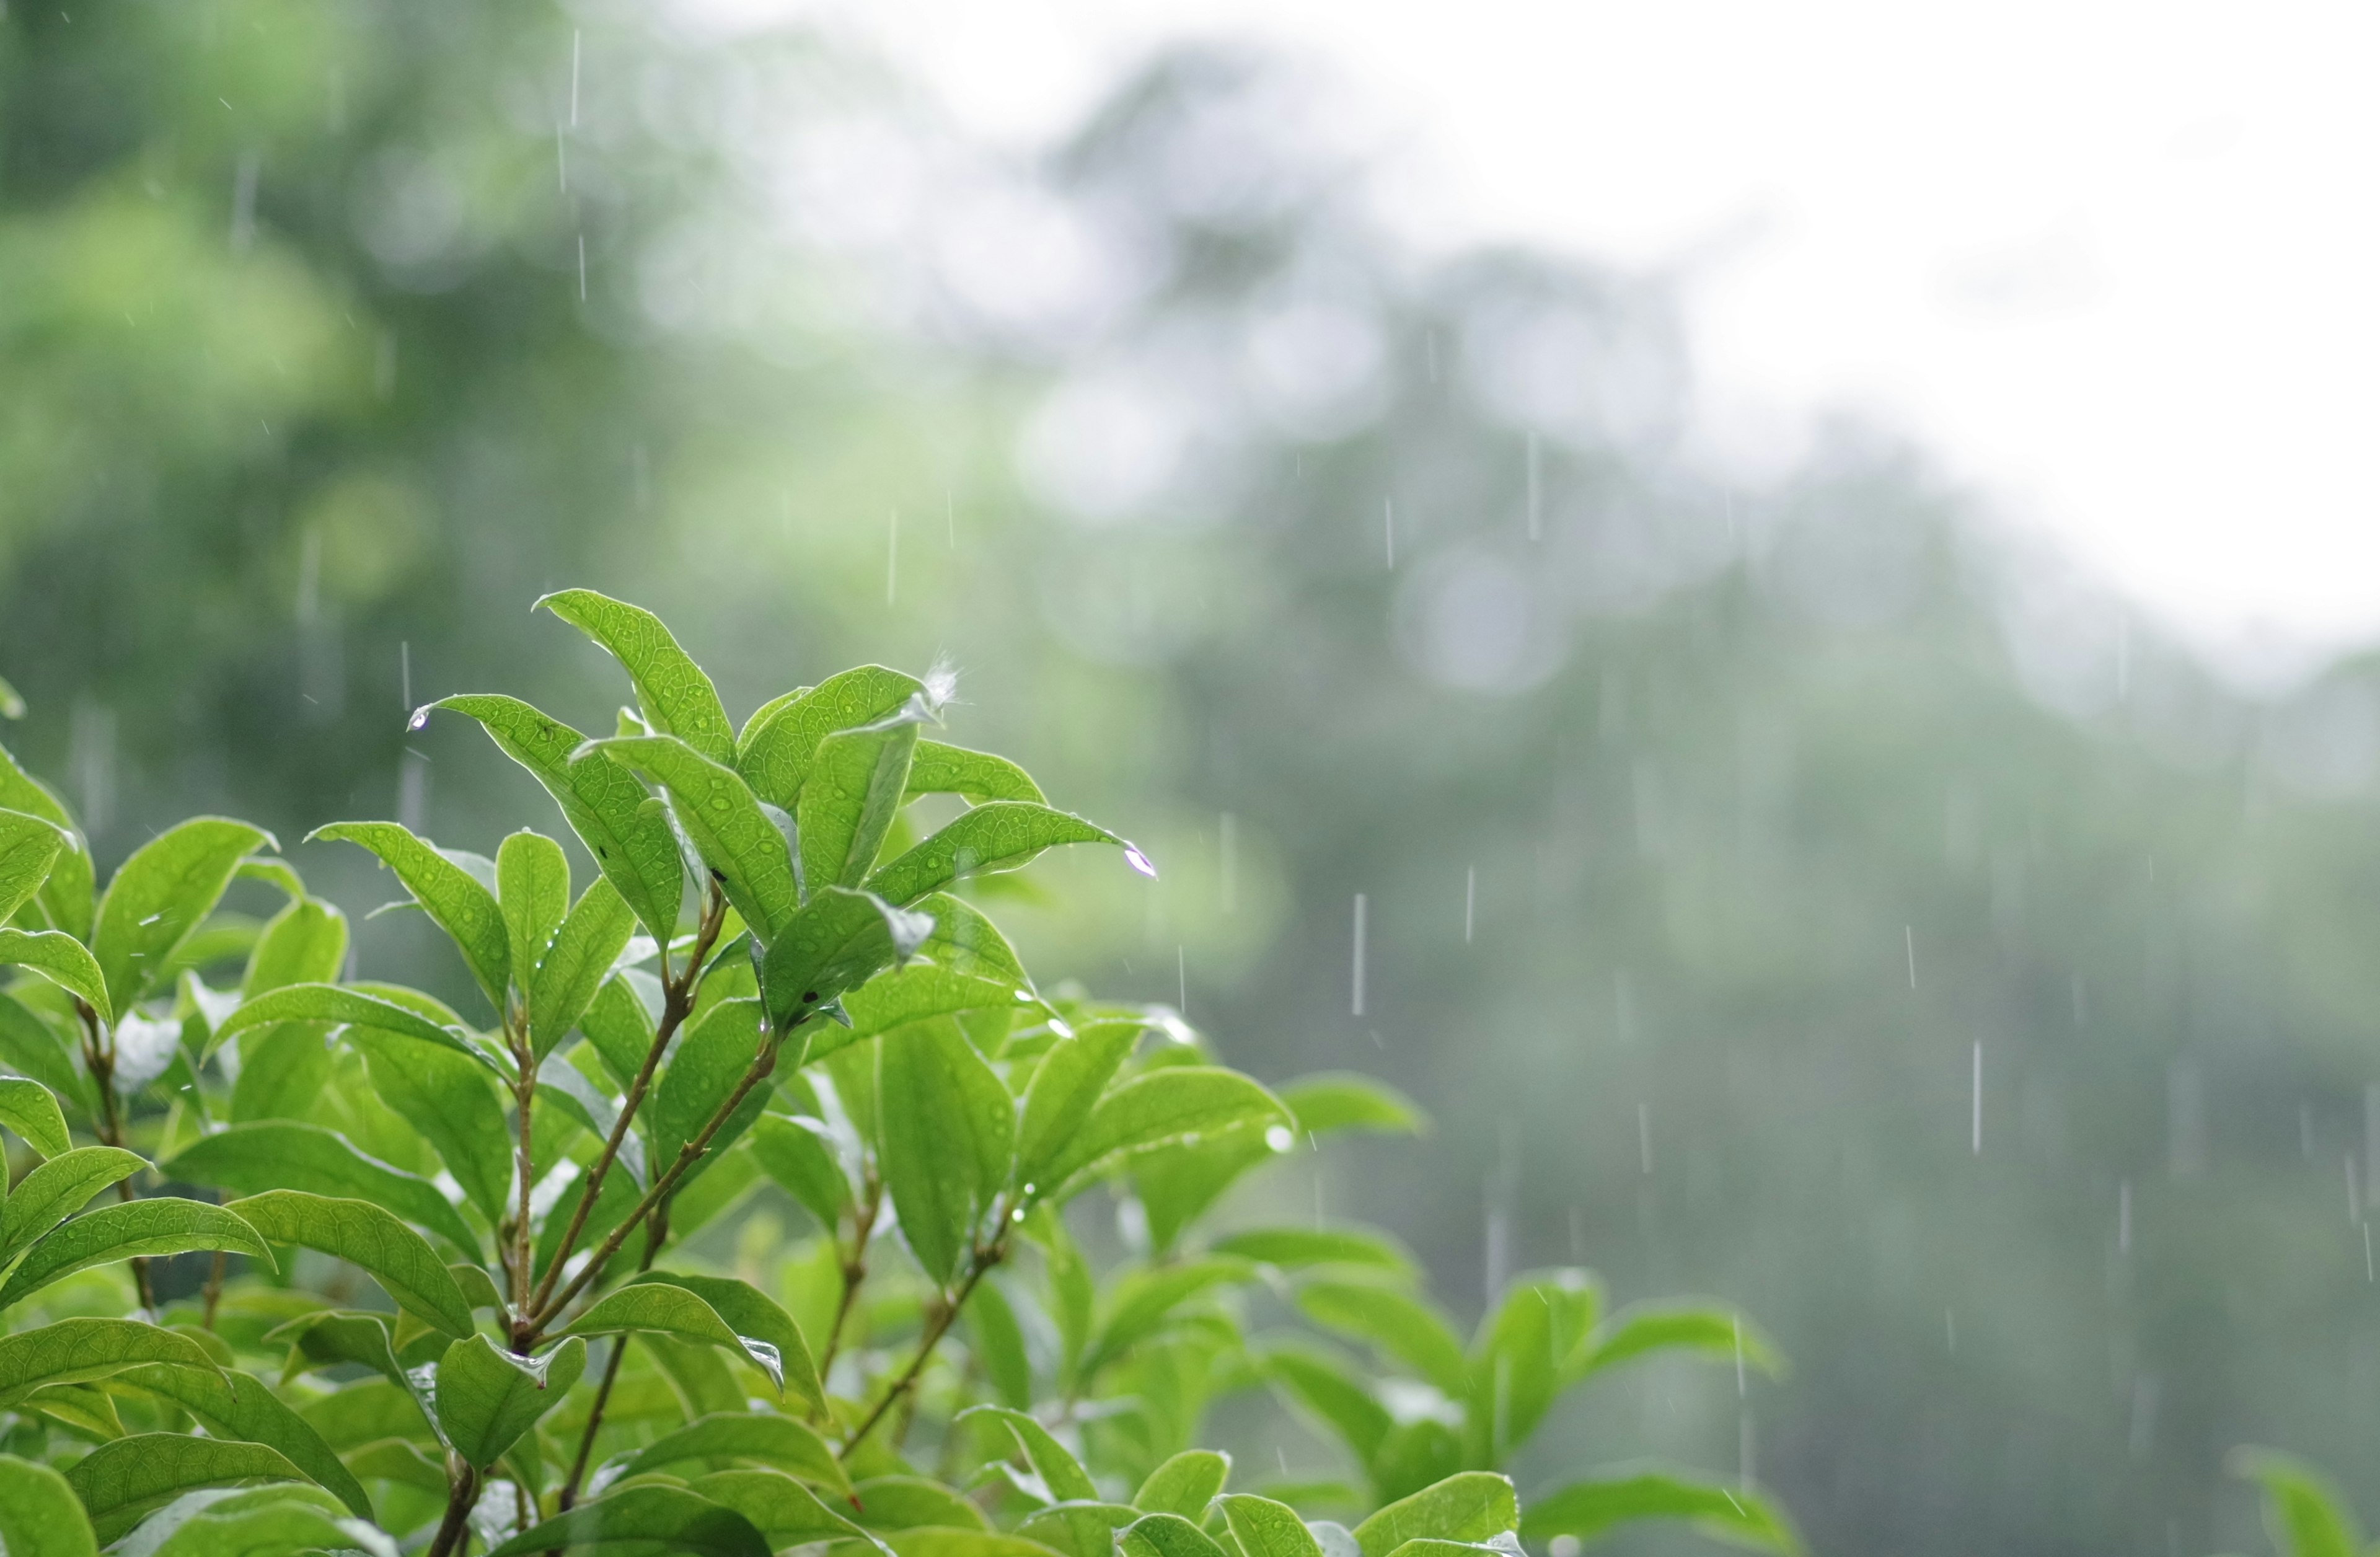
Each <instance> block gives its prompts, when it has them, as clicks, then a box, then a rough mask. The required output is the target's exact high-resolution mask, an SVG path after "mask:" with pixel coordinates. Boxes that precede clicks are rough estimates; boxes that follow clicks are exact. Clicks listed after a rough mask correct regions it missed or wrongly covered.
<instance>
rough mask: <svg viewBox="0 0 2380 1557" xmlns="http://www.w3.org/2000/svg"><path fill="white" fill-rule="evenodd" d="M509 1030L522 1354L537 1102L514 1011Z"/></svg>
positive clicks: (522, 1024)
mask: <svg viewBox="0 0 2380 1557" xmlns="http://www.w3.org/2000/svg"><path fill="white" fill-rule="evenodd" d="M505 1025H506V1026H507V1027H508V1028H511V1029H512V1030H511V1032H510V1033H509V1035H508V1036H509V1037H510V1038H511V1040H512V1051H513V1064H514V1067H515V1068H516V1069H517V1070H518V1071H519V1072H520V1075H519V1077H518V1078H517V1079H516V1080H515V1081H514V1083H513V1110H514V1113H516V1115H517V1116H518V1123H519V1126H520V1145H519V1146H518V1147H517V1148H516V1150H515V1153H514V1156H515V1166H514V1176H515V1177H516V1178H518V1179H519V1180H520V1214H519V1222H520V1227H519V1231H518V1233H517V1235H516V1238H515V1242H514V1253H513V1262H512V1263H513V1350H514V1351H516V1352H518V1353H522V1354H524V1355H525V1354H526V1353H527V1352H528V1346H527V1345H525V1344H522V1340H521V1334H522V1329H523V1326H525V1325H526V1324H527V1322H528V1290H529V1288H528V1283H529V1278H530V1275H531V1271H530V1270H529V1265H530V1262H531V1261H532V1260H534V1259H536V1258H537V1256H536V1244H535V1242H534V1239H533V1236H532V1234H531V1232H530V1228H529V1206H528V1198H529V1189H530V1187H531V1185H532V1183H533V1181H534V1179H535V1176H536V1170H537V1148H536V1145H535V1143H534V1142H533V1140H532V1139H531V1132H532V1130H533V1129H534V1128H535V1106H536V1102H537V1058H536V1054H535V1052H534V1051H533V1050H531V1048H530V1047H529V1040H528V1018H527V1016H522V1015H520V1014H519V1013H518V1012H517V1010H516V1013H515V1017H514V1019H513V1020H512V1021H510V1022H507V1023H506V1024H505Z"/></svg>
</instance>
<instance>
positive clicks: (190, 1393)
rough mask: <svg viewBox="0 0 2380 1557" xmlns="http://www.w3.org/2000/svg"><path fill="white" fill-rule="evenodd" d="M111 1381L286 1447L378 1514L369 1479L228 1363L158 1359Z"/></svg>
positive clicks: (238, 1435)
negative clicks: (211, 1366) (207, 1365)
mask: <svg viewBox="0 0 2380 1557" xmlns="http://www.w3.org/2000/svg"><path fill="white" fill-rule="evenodd" d="M110 1385H111V1387H115V1388H130V1389H137V1390H141V1391H145V1392H147V1393H150V1394H152V1395H155V1396H157V1397H158V1398H160V1399H163V1400H169V1401H171V1402H173V1403H174V1404H175V1405H178V1406H180V1407H181V1408H182V1409H183V1410H185V1411H188V1413H189V1414H190V1415H191V1416H193V1417H197V1418H198V1420H199V1422H200V1425H201V1426H202V1427H204V1428H205V1429H207V1431H208V1432H210V1433H212V1434H213V1435H214V1436H215V1437H217V1438H229V1439H238V1440H240V1441H243V1442H247V1443H261V1444H263V1445H265V1446H266V1447H267V1448H270V1449H274V1450H277V1451H279V1452H280V1454H282V1455H283V1456H285V1458H286V1459H287V1460H288V1461H289V1463H290V1464H291V1465H293V1466H297V1469H298V1470H299V1471H301V1472H303V1473H304V1474H305V1476H306V1477H307V1478H309V1479H310V1480H312V1481H313V1482H314V1483H315V1484H316V1485H317V1486H319V1487H321V1488H322V1489H323V1490H325V1491H328V1492H330V1493H331V1494H332V1495H334V1497H336V1498H337V1499H338V1500H339V1502H342V1503H344V1504H345V1505H346V1508H347V1511H348V1512H349V1513H351V1514H355V1515H356V1516H357V1517H358V1518H362V1519H369V1518H370V1517H371V1516H372V1507H371V1500H370V1498H369V1497H367V1496H365V1494H364V1488H363V1483H362V1482H360V1481H358V1480H357V1479H356V1478H355V1475H354V1473H353V1472H351V1471H349V1470H348V1469H347V1467H346V1466H345V1465H344V1464H342V1463H341V1462H340V1459H339V1456H338V1455H337V1454H335V1453H334V1452H333V1451H332V1448H331V1446H330V1444H329V1443H327V1442H325V1441H323V1438H322V1434H321V1433H319V1432H317V1431H316V1430H315V1429H314V1426H313V1424H312V1423H310V1422H309V1421H307V1420H306V1419H305V1418H304V1417H300V1416H299V1415H297V1412H295V1411H293V1410H291V1409H290V1408H289V1407H288V1406H287V1405H284V1404H282V1402H281V1400H280V1399H279V1398H278V1397H277V1396H275V1395H274V1394H273V1392H272V1391H271V1390H270V1389H268V1388H266V1387H265V1385H264V1383H263V1381H261V1380H259V1379H256V1378H253V1377H251V1376H249V1374H246V1373H240V1372H237V1371H234V1370H231V1369H228V1368H226V1369H225V1370H224V1371H222V1372H220V1373H213V1372H207V1371H204V1370H202V1369H200V1368H169V1367H163V1366H160V1365H157V1364H154V1363H152V1364H148V1365H145V1366H141V1367H138V1368H126V1369H125V1370H124V1371H123V1372H121V1373H118V1374H116V1375H115V1378H114V1379H113V1380H111V1381H110Z"/></svg>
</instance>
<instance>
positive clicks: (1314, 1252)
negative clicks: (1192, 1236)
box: [1213, 1227, 1414, 1272]
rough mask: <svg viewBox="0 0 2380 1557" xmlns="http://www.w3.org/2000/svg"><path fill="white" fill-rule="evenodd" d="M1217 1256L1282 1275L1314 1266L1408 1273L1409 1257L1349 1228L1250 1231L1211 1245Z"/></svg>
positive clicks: (1377, 1236) (1392, 1245)
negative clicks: (1252, 1262)
mask: <svg viewBox="0 0 2380 1557" xmlns="http://www.w3.org/2000/svg"><path fill="white" fill-rule="evenodd" d="M1213 1247H1214V1250H1215V1252H1216V1253H1217V1254H1235V1255H1238V1256H1239V1257H1240V1258H1241V1259H1253V1260H1256V1261H1257V1263H1259V1264H1263V1265H1271V1266H1275V1267H1278V1268H1279V1269H1281V1270H1283V1271H1303V1270H1306V1269H1309V1268H1311V1267H1313V1266H1318V1265H1359V1266H1370V1267H1373V1268H1375V1269H1377V1270H1380V1271H1402V1272H1410V1271H1412V1270H1413V1268H1414V1259H1413V1256H1412V1255H1411V1254H1410V1253H1408V1252H1407V1251H1406V1250H1405V1249H1404V1248H1403V1247H1400V1246H1399V1245H1398V1244H1397V1243H1395V1242H1394V1241H1393V1240H1392V1239H1390V1238H1389V1237H1387V1236H1386V1235H1382V1234H1379V1233H1375V1232H1373V1231H1371V1230H1370V1229H1368V1228H1353V1227H1330V1228H1323V1227H1252V1228H1249V1229H1247V1230H1246V1231H1245V1232H1241V1233H1233V1234H1232V1235H1229V1236H1227V1237H1221V1238H1218V1239H1216V1240H1215V1242H1214V1246H1213Z"/></svg>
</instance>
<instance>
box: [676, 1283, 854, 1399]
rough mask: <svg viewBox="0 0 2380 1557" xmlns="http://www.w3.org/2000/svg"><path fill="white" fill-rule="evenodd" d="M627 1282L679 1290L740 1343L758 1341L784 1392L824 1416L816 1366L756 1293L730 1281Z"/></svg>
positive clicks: (771, 1302)
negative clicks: (768, 1350)
mask: <svg viewBox="0 0 2380 1557" xmlns="http://www.w3.org/2000/svg"><path fill="white" fill-rule="evenodd" d="M630 1279H631V1281H632V1283H652V1282H658V1283H662V1284H664V1285H668V1286H681V1287H684V1288H686V1291H688V1292H690V1293H692V1294H694V1295H696V1296H697V1297H699V1298H701V1299H702V1300H703V1301H704V1302H705V1303H708V1304H710V1307H711V1310H712V1312H714V1313H716V1314H717V1315H718V1316H719V1317H720V1318H721V1319H722V1320H726V1321H727V1327H728V1328H729V1329H730V1330H733V1331H734V1332H735V1333H736V1335H737V1336H738V1337H739V1338H741V1339H742V1340H744V1341H747V1342H750V1341H759V1342H761V1343H763V1344H767V1345H770V1346H772V1347H774V1348H776V1353H777V1360H778V1365H779V1367H780V1368H782V1370H783V1382H784V1386H785V1387H786V1388H788V1389H791V1390H792V1391H793V1392H794V1393H795V1394H797V1395H799V1396H801V1397H802V1401H803V1403H804V1404H805V1405H808V1406H809V1407H810V1408H811V1409H812V1410H814V1411H818V1412H820V1413H821V1414H823V1413H824V1412H825V1410H826V1406H827V1400H826V1393H825V1391H824V1390H823V1389H821V1388H820V1384H819V1372H818V1363H817V1362H816V1360H815V1359H813V1358H812V1357H811V1356H810V1347H809V1343H808V1342H807V1340H805V1339H804V1338H803V1336H802V1332H801V1328H800V1327H799V1326H798V1325H796V1324H795V1323H794V1317H793V1315H791V1314H789V1313H787V1312H785V1310H784V1309H783V1308H782V1307H781V1306H779V1304H778V1303H777V1302H776V1301H775V1299H773V1298H771V1297H770V1296H769V1295H767V1294H766V1293H764V1292H762V1291H761V1290H760V1289H759V1288H758V1287H756V1286H754V1285H753V1284H752V1283H749V1282H744V1281H737V1280H735V1278H734V1277H731V1276H698V1275H691V1274H688V1273H686V1272H684V1271H645V1272H643V1273H641V1274H639V1275H637V1276H635V1277H632V1278H630Z"/></svg>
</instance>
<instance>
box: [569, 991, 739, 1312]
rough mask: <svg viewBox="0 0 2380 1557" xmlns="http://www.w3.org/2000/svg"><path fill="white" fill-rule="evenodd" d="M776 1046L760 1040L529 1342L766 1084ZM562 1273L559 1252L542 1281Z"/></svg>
mask: <svg viewBox="0 0 2380 1557" xmlns="http://www.w3.org/2000/svg"><path fill="white" fill-rule="evenodd" d="M777 1044H778V1040H777V1039H776V1038H775V1037H774V1036H773V1035H771V1036H770V1037H766V1038H763V1039H762V1040H760V1052H759V1053H757V1054H755V1055H753V1056H752V1063H751V1064H750V1065H749V1066H747V1068H746V1069H745V1072H744V1078H743V1079H742V1080H741V1081H738V1082H737V1083H736V1084H735V1091H733V1092H731V1093H729V1094H728V1095H727V1101H725V1102H723V1103H721V1104H720V1105H719V1108H718V1111H717V1112H716V1113H712V1114H711V1116H710V1122H709V1123H708V1124H706V1125H703V1127H702V1133H701V1134H700V1135H698V1136H696V1137H694V1139H692V1140H690V1141H688V1142H686V1145H684V1146H682V1147H680V1148H679V1149H678V1153H677V1160H676V1161H675V1162H672V1163H671V1164H670V1165H669V1170H668V1171H667V1172H666V1173H664V1174H662V1175H661V1176H660V1177H659V1178H657V1179H655V1180H653V1186H652V1187H651V1188H650V1189H648V1190H646V1191H645V1195H644V1198H642V1199H640V1200H638V1201H637V1203H636V1205H635V1206H634V1207H632V1208H631V1209H630V1210H629V1211H628V1214H627V1216H626V1217H625V1219H624V1220H623V1221H622V1222H621V1223H620V1225H619V1226H617V1227H615V1228H613V1230H612V1234H611V1236H609V1237H607V1238H605V1239H604V1240H603V1242H602V1244H601V1247H598V1248H597V1249H596V1251H595V1253H594V1255H593V1257H592V1258H590V1259H589V1260H588V1261H587V1263H586V1264H585V1265H584V1266H583V1267H581V1268H580V1270H579V1272H578V1274H577V1275H575V1276H573V1277H571V1278H570V1280H569V1281H568V1282H566V1283H564V1284H563V1288H562V1290H561V1291H560V1292H557V1293H555V1294H554V1295H553V1297H551V1298H550V1299H547V1300H546V1301H545V1302H544V1303H543V1304H542V1306H540V1308H539V1309H538V1311H537V1313H536V1314H535V1316H533V1317H532V1319H531V1320H530V1324H529V1339H530V1340H531V1342H534V1341H535V1340H536V1339H537V1337H538V1336H539V1335H540V1334H541V1333H542V1332H543V1331H544V1327H545V1326H546V1325H547V1324H549V1323H551V1322H552V1321H553V1317H554V1315H556V1314H558V1313H560V1312H561V1311H562V1310H563V1308H565V1307H566V1306H567V1305H568V1304H569V1302H570V1300H571V1299H572V1298H574V1297H576V1296H577V1295H579V1293H581V1292H583V1291H585V1290H586V1288H587V1286H588V1284H589V1283H591V1282H594V1281H596V1280H598V1279H599V1278H600V1277H601V1275H602V1273H603V1267H604V1266H606V1265H608V1264H610V1263H611V1261H612V1257H613V1255H615V1254H617V1253H619V1252H620V1246H621V1245H623V1244H625V1243H626V1242H627V1241H628V1235H629V1234H631V1233H633V1232H635V1231H636V1230H637V1223H639V1222H643V1221H644V1220H645V1219H646V1218H647V1217H648V1216H650V1215H652V1214H653V1210H654V1208H655V1207H657V1206H662V1205H666V1204H667V1203H668V1200H669V1197H670V1194H671V1192H672V1191H673V1190H674V1189H676V1188H677V1185H678V1180H680V1179H682V1178H684V1177H685V1176H686V1170H687V1169H689V1168H691V1167H693V1166H694V1164H695V1163H696V1162H699V1161H701V1159H702V1154H703V1153H704V1152H706V1151H708V1150H710V1140H711V1137H713V1136H716V1135H717V1134H719V1132H720V1130H721V1129H722V1128H723V1127H724V1126H725V1125H726V1124H727V1121H728V1120H729V1119H730V1118H731V1117H733V1116H734V1114H735V1111H736V1110H737V1109H738V1108H740V1107H742V1106H743V1103H744V1100H745V1099H746V1098H747V1097H749V1096H750V1095H751V1093H752V1089H753V1088H755V1087H758V1086H759V1085H760V1083H761V1082H763V1081H766V1080H767V1079H768V1078H769V1074H770V1072H771V1071H773V1070H775V1069H776V1068H777ZM561 1270H562V1257H561V1256H560V1255H559V1254H557V1255H556V1256H555V1257H554V1261H553V1269H552V1270H550V1271H547V1272H546V1282H547V1283H548V1284H549V1285H550V1284H552V1283H553V1278H554V1276H555V1275H556V1274H557V1273H559V1272H560V1271H561Z"/></svg>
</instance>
